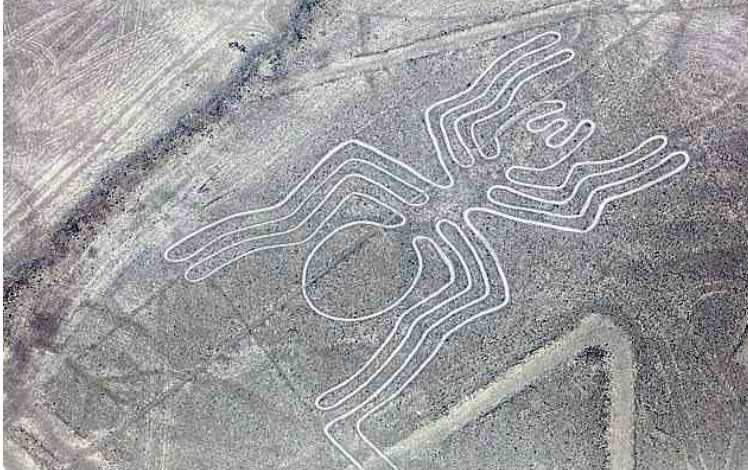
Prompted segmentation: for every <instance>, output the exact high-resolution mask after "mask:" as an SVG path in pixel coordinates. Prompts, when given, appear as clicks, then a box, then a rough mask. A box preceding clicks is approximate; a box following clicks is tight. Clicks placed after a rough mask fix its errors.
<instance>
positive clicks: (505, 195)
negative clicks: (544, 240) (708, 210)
mask: <svg viewBox="0 0 748 470" xmlns="http://www.w3.org/2000/svg"><path fill="white" fill-rule="evenodd" d="M667 143H668V140H667V137H665V136H663V135H658V136H653V137H650V138H649V139H646V140H645V141H644V142H642V143H641V144H639V145H638V146H637V147H636V148H634V149H633V150H631V151H629V152H626V153H623V154H621V155H619V156H617V157H614V158H611V159H606V160H599V161H584V162H578V163H575V164H574V165H572V166H571V167H570V168H569V169H568V172H567V174H566V176H565V177H564V178H562V181H563V183H562V184H561V185H558V186H556V187H551V189H552V193H553V195H552V196H546V195H543V196H540V195H538V194H541V193H538V192H532V191H531V190H533V189H534V190H541V191H543V190H547V189H548V187H542V186H533V185H531V184H529V183H528V184H526V185H525V186H524V187H522V188H521V189H517V188H515V187H511V186H506V185H496V186H493V187H491V188H490V189H489V190H488V194H487V196H488V200H489V201H490V202H491V203H492V204H493V206H492V208H491V209H485V210H486V211H487V212H491V213H492V214H494V215H498V216H500V217H504V218H507V219H510V220H514V221H516V222H521V223H527V224H532V225H538V226H543V227H547V228H552V229H555V230H561V231H566V232H576V233H586V232H588V231H590V230H592V229H593V228H595V227H596V226H597V224H598V223H599V221H600V218H601V217H602V214H603V211H604V209H605V206H606V205H607V204H608V203H610V202H612V201H615V200H618V199H622V198H624V197H626V196H630V195H632V194H635V193H638V192H639V191H643V190H644V189H647V188H649V187H652V186H654V185H656V184H658V183H660V182H663V181H665V180H667V179H669V178H671V177H673V176H674V175H676V174H678V173H680V172H681V171H682V170H683V169H684V168H685V167H686V166H687V165H688V162H689V160H690V158H689V156H688V154H687V153H686V152H682V151H675V152H668V151H666V147H667ZM584 172H586V174H584ZM580 173H581V174H582V175H583V176H581V177H580V176H579V175H580ZM574 179H578V181H577V182H576V184H575V185H574V186H573V187H571V185H570V184H568V183H569V182H570V181H573V180H574ZM561 190H564V191H566V194H564V193H562V192H561Z"/></svg>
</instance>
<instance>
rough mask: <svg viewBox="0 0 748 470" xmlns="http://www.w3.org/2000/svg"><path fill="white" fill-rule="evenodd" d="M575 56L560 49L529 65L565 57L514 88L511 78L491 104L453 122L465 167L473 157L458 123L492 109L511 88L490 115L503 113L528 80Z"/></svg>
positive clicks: (569, 60) (531, 75)
mask: <svg viewBox="0 0 748 470" xmlns="http://www.w3.org/2000/svg"><path fill="white" fill-rule="evenodd" d="M575 55H576V54H575V53H574V51H572V50H571V49H562V50H560V51H558V52H555V53H553V54H551V55H550V56H548V57H546V58H544V59H543V60H540V61H538V62H537V63H535V64H533V65H531V66H530V67H529V68H528V69H531V68H534V67H536V66H538V65H541V64H544V63H546V62H550V61H551V60H552V59H555V58H557V57H565V58H564V59H563V60H561V61H559V62H558V63H551V64H550V65H548V66H546V67H543V68H541V69H540V70H538V71H536V72H534V73H532V74H530V75H529V76H528V77H525V78H523V79H522V80H520V81H519V83H517V84H516V86H512V85H514V83H513V81H514V80H515V77H516V76H515V77H512V79H510V81H508V82H507V83H505V84H504V86H503V87H502V88H501V91H500V92H499V94H498V95H497V96H496V97H494V99H493V100H491V102H490V103H489V104H487V105H485V106H482V107H480V108H478V109H474V110H471V111H470V112H467V113H465V114H463V115H461V116H460V117H459V118H457V119H456V120H455V121H454V123H453V124H452V127H453V131H454V133H455V135H456V136H457V140H458V141H459V142H460V145H461V146H462V147H463V148H464V149H465V151H466V152H467V153H468V156H469V161H468V163H467V164H464V165H465V166H466V167H470V166H472V165H474V164H475V157H474V156H473V153H472V150H471V148H470V146H469V145H468V144H467V142H466V140H465V137H464V136H463V135H462V132H460V129H459V126H460V123H461V122H462V121H464V120H466V119H468V118H470V117H472V116H474V115H476V114H480V113H482V112H485V111H487V110H489V109H491V108H493V107H494V105H495V104H496V103H497V102H498V101H499V100H500V99H501V98H502V97H503V95H504V93H505V92H506V90H507V88H510V87H511V92H510V93H509V98H508V100H507V103H506V104H505V105H504V106H502V107H501V108H499V109H498V110H496V111H494V112H493V113H491V114H492V115H494V116H495V115H498V114H501V113H504V112H505V111H506V110H507V109H509V107H510V106H511V105H512V102H513V100H514V97H515V96H516V94H517V93H518V92H519V91H520V90H521V89H522V87H523V86H525V85H526V84H527V83H528V82H529V81H530V80H532V79H534V78H537V77H539V76H540V75H542V74H544V73H546V72H549V71H551V70H553V69H557V68H559V67H562V66H564V65H566V64H568V63H569V62H571V61H572V60H574V57H575ZM520 73H521V72H520ZM520 73H518V74H517V75H519V74H520ZM471 127H472V126H471Z"/></svg>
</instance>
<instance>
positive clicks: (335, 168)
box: [164, 141, 429, 282]
mask: <svg viewBox="0 0 748 470" xmlns="http://www.w3.org/2000/svg"><path fill="white" fill-rule="evenodd" d="M428 186H429V183H428V180H426V179H425V178H423V177H422V176H421V175H420V174H419V173H418V172H417V171H416V170H415V169H413V168H411V167H409V166H408V165H406V164H404V163H402V162H399V161H398V160H396V159H394V158H393V157H391V156H389V155H386V154H385V153H383V152H381V151H380V150H378V149H376V148H375V147H372V146H370V145H367V144H364V143H363V142H359V141H348V142H345V143H343V144H340V145H338V146H337V147H336V148H335V149H333V150H332V151H330V152H329V153H328V154H327V155H325V157H324V158H323V159H322V160H321V161H320V162H319V163H318V164H317V165H316V166H315V167H314V168H313V169H312V170H311V171H310V172H309V173H308V174H307V175H306V176H305V177H304V179H303V180H302V181H301V182H299V183H298V184H297V185H296V186H295V187H294V188H293V189H292V190H291V191H290V192H289V193H288V194H287V195H286V197H285V198H283V199H282V200H281V201H279V202H278V203H276V204H274V205H271V206H267V207H264V208H260V209H255V210H250V211H244V212H239V213H236V214H233V215H230V216H228V217H225V218H223V219H220V220H218V221H216V222H213V223H211V224H209V225H207V226H205V227H203V228H201V229H199V230H197V231H195V232H193V233H192V234H190V235H187V236H186V237H184V238H182V239H181V240H179V241H177V242H176V243H174V244H173V245H172V246H170V247H169V248H168V249H167V250H166V251H165V253H164V257H165V258H166V259H167V260H168V261H172V262H189V263H190V267H189V268H188V269H187V271H186V273H185V278H186V279H187V280H189V281H193V282H195V281H199V280H202V279H205V278H206V277H208V276H210V275H212V274H213V273H215V272H217V271H218V270H220V269H221V268H223V267H225V266H228V265H229V264H231V263H233V262H235V261H237V260H239V259H241V258H243V257H245V256H248V255H250V254H252V253H257V252H259V251H264V250H268V249H273V248H282V247H287V246H293V245H298V244H301V243H306V242H307V241H309V240H311V239H312V238H314V237H315V236H317V235H318V234H319V233H320V231H321V230H322V229H323V228H324V229H325V230H330V229H332V228H334V227H331V225H333V224H331V223H330V221H331V218H332V217H333V216H334V215H335V214H336V213H337V212H338V211H339V209H340V208H341V207H342V206H343V205H344V204H345V203H347V202H349V201H350V200H351V199H352V198H353V197H356V196H358V197H363V198H365V199H368V202H372V203H374V204H379V205H382V206H384V207H385V208H386V209H389V210H391V211H392V212H394V213H395V214H400V210H401V209H404V208H408V207H415V206H420V205H422V204H425V203H426V202H427V200H428V195H427V192H426V189H427V188H428ZM385 225H386V224H385ZM385 225H383V226H385Z"/></svg>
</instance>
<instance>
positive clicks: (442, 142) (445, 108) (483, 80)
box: [424, 31, 561, 186]
mask: <svg viewBox="0 0 748 470" xmlns="http://www.w3.org/2000/svg"><path fill="white" fill-rule="evenodd" d="M560 41H561V35H560V34H559V33H557V32H555V31H551V32H546V33H543V34H539V35H537V36H535V37H533V38H531V39H529V40H527V41H525V42H523V43H521V44H519V45H518V46H516V47H514V48H512V49H510V50H508V51H506V52H505V53H503V54H502V55H501V56H499V57H498V58H496V59H495V60H494V61H493V62H492V63H491V64H490V65H489V66H488V67H487V68H486V69H485V70H484V71H483V72H482V73H481V74H480V76H478V78H477V79H476V80H475V81H473V83H472V84H471V85H470V86H469V87H468V88H467V89H465V90H463V91H461V92H459V93H456V94H454V95H452V96H449V97H447V98H444V99H442V100H439V101H437V102H436V103H434V104H432V105H430V106H429V107H428V108H426V110H425V111H424V121H425V123H426V129H427V131H428V133H429V137H430V138H431V141H432V143H433V145H434V148H435V149H436V153H437V157H438V159H439V162H440V164H441V166H442V168H443V169H444V171H445V172H446V173H447V174H448V175H449V176H450V181H449V184H448V185H447V186H451V184H452V180H451V172H450V168H449V166H450V165H451V164H450V163H448V161H447V160H448V159H449V160H451V161H452V164H457V165H458V166H460V161H459V160H458V159H457V157H456V156H455V153H454V149H453V148H452V144H451V142H452V141H453V140H454V136H450V134H449V130H448V128H449V126H447V124H446V120H447V118H449V117H450V116H451V115H453V114H456V115H460V114H462V113H464V112H466V111H469V110H471V109H475V108H479V107H481V103H482V102H485V101H487V100H489V101H490V100H491V98H492V97H493V94H494V93H492V89H493V88H494V87H495V86H496V83H497V82H499V83H503V82H506V81H507V80H508V79H509V78H510V77H512V76H514V75H516V73H517V72H519V71H522V70H524V67H523V65H522V64H523V62H522V61H523V60H530V61H532V59H534V58H538V57H542V56H543V55H544V54H547V53H548V52H549V51H550V50H552V49H553V48H554V46H556V45H557V44H558V43H559V42H560ZM525 66H526V64H525ZM463 165H464V162H463Z"/></svg>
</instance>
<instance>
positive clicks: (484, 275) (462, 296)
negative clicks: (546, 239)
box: [325, 220, 508, 469]
mask: <svg viewBox="0 0 748 470" xmlns="http://www.w3.org/2000/svg"><path fill="white" fill-rule="evenodd" d="M447 226H449V231H447V230H446V229H447ZM437 227H438V228H439V229H440V234H441V235H442V239H443V241H444V242H445V243H446V244H448V245H449V246H450V248H451V249H452V250H454V251H455V252H456V253H458V254H460V258H461V263H462V264H463V269H465V274H466V275H467V283H466V286H465V288H464V289H462V290H461V291H460V292H459V293H458V294H457V295H454V296H452V297H451V298H449V299H447V300H445V301H443V302H442V303H441V304H439V305H437V306H436V307H434V308H433V309H431V310H430V311H427V312H424V313H423V314H421V315H419V316H418V317H417V318H415V319H413V320H412V323H411V324H410V325H409V327H408V330H407V332H406V334H405V335H404V336H403V337H402V338H401V339H400V341H399V344H398V347H397V349H396V350H395V351H393V353H392V354H391V355H390V357H389V358H388V360H387V362H391V363H392V364H385V365H387V366H388V368H390V367H389V366H390V365H394V366H396V367H397V366H399V368H397V370H394V371H392V372H386V373H384V374H381V377H380V380H379V382H381V384H380V385H379V386H378V388H377V389H376V390H375V391H373V392H372V393H371V394H370V395H369V396H368V397H366V398H365V399H364V400H363V401H361V402H360V403H359V404H358V405H356V406H355V407H353V408H352V409H350V410H348V411H347V412H345V413H344V414H342V415H340V416H338V417H337V418H335V419H333V420H332V421H330V422H329V423H328V424H327V426H325V434H326V436H327V437H328V439H333V440H334V439H335V438H334V437H333V436H332V430H333V428H334V427H335V426H336V425H338V424H340V423H342V422H343V421H345V420H348V419H349V418H352V417H354V416H359V418H358V421H357V422H356V430H357V434H358V436H359V437H360V438H361V440H362V441H363V443H364V444H366V445H367V446H368V447H369V448H370V449H371V450H372V451H373V452H374V453H375V454H376V455H377V457H378V458H380V459H382V461H384V462H386V463H387V464H388V465H389V466H390V467H391V468H395V469H396V468H397V465H396V464H395V463H394V462H392V461H391V460H390V459H389V458H388V457H387V456H386V455H384V454H383V453H382V452H381V450H380V449H379V448H378V447H377V446H376V445H375V444H373V443H372V442H371V440H369V439H368V438H367V437H366V435H365V434H364V433H363V431H362V429H361V427H362V424H363V423H364V421H365V420H366V419H368V417H370V416H371V415H372V414H374V413H376V412H377V411H378V410H380V409H381V408H382V407H383V406H385V405H386V404H387V403H389V402H391V401H392V400H394V399H395V398H397V397H398V396H400V394H401V393H402V392H403V390H404V389H405V388H406V387H407V386H408V385H409V384H410V383H411V382H412V381H413V380H415V378H416V377H418V375H420V373H421V372H422V371H423V369H424V368H425V367H426V366H427V365H428V364H429V363H430V362H431V361H432V360H433V358H434V357H435V356H436V354H437V353H438V351H439V350H440V349H441V347H442V346H443V345H444V342H445V341H446V339H447V338H448V337H449V336H451V334H453V333H454V332H456V331H458V330H459V329H461V328H462V327H463V326H465V325H466V324H467V323H469V322H470V321H473V320H475V319H477V318H480V317H481V316H484V315H487V314H489V313H492V312H495V311H496V310H498V309H500V308H501V307H503V306H504V305H506V303H508V286H507V284H506V279H505V278H504V275H503V272H502V271H501V268H500V266H499V265H498V262H497V260H496V256H495V254H494V253H493V250H492V249H491V248H490V246H489V245H488V244H487V241H486V240H485V238H483V236H482V235H480V234H479V233H478V232H476V231H474V230H473V229H472V228H469V229H463V227H460V226H458V225H457V224H454V223H452V222H448V221H444V220H443V221H440V222H439V223H438V224H437ZM450 232H451V233H450ZM497 285H498V286H497ZM497 287H498V289H497ZM416 328H419V330H422V331H420V335H418V336H417V335H415V334H414V333H415V332H416ZM411 337H413V340H412V341H409V339H410V338H411ZM416 337H417V338H418V339H417V341H415V339H416ZM429 340H432V342H429V343H427V341H429ZM414 341H415V344H410V343H413V342H414ZM404 346H408V348H407V349H406V350H404V351H403V353H408V354H407V357H401V356H402V354H398V353H400V351H401V350H402V349H404V348H403V347H404ZM395 359H397V360H395ZM378 372H379V371H378ZM362 413H363V414H362ZM338 444H339V442H338ZM346 452H347V451H346ZM346 456H347V457H348V458H349V459H350V458H351V454H350V452H347V453H346ZM351 461H352V463H354V465H360V461H358V460H357V459H355V458H354V459H353V460H351Z"/></svg>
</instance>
